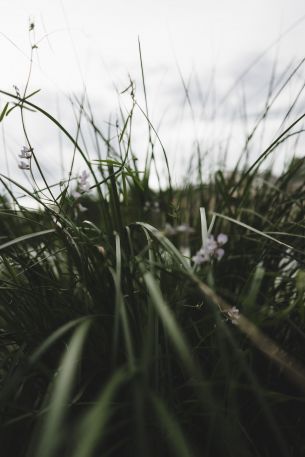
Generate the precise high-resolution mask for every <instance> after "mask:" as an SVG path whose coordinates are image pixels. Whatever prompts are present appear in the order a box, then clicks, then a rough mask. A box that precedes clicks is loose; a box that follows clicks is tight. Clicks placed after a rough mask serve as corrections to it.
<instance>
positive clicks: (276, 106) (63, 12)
mask: <svg viewBox="0 0 305 457" xmlns="http://www.w3.org/2000/svg"><path fill="white" fill-rule="evenodd" d="M0 8H1V11H0V55H1V59H2V61H1V63H2V65H1V77H0V81H1V89H2V90H5V91H7V92H10V93H13V94H14V93H15V89H14V88H13V85H16V86H17V87H18V88H19V90H20V92H21V94H22V93H23V91H24V89H25V86H26V83H27V80H28V78H29V69H30V61H31V59H32V62H33V66H32V70H31V74H30V78H29V86H28V90H27V93H28V94H29V93H31V92H33V91H35V90H37V89H41V91H40V92H39V93H38V94H36V95H35V96H34V97H33V99H32V101H33V103H35V104H37V105H39V106H41V107H43V108H44V109H45V110H47V111H48V112H50V113H51V114H52V115H54V116H55V117H57V118H58V119H59V120H60V122H61V123H62V124H63V125H64V126H65V127H66V128H67V130H68V131H69V132H70V133H71V134H72V135H73V136H74V137H75V136H76V134H77V133H76V132H77V119H78V108H77V100H81V99H82V97H83V96H84V94H86V99H87V100H89V101H90V106H91V109H92V112H93V113H94V117H95V122H96V123H97V124H98V125H99V128H100V129H101V130H102V131H103V132H105V135H106V133H107V132H108V133H109V130H110V135H112V133H111V132H112V131H113V141H114V142H115V141H116V142H117V137H116V129H118V131H120V130H121V129H122V127H123V125H122V123H123V121H122V117H121V113H122V112H123V113H124V115H125V116H127V115H128V112H129V109H130V106H131V96H130V91H127V92H124V93H122V92H123V91H124V90H125V89H126V88H127V87H128V86H129V83H130V79H131V80H133V81H134V82H135V87H136V92H135V97H136V100H137V102H138V104H139V106H140V107H141V108H142V109H143V110H145V98H144V91H143V84H142V82H143V81H142V73H141V64H140V53H139V41H140V44H141V51H142V60H143V68H144V76H145V83H146V92H147V103H148V114H149V119H150V121H151V123H152V125H153V126H154V129H155V130H156V131H157V132H158V135H159V137H160V139H161V140H162V143H163V145H164V148H165V150H166V152H167V155H168V159H169V163H170V168H171V171H172V176H173V181H174V183H179V182H181V180H183V177H184V175H185V173H186V169H187V167H186V163H189V161H190V160H191V157H193V156H194V153H196V151H198V150H200V153H201V154H202V157H203V158H204V170H203V173H204V176H208V175H209V174H210V173H211V172H212V171H213V170H214V169H215V167H218V168H219V167H227V168H230V167H233V166H234V165H235V164H236V162H237V161H238V160H241V161H242V160H247V161H250V162H251V161H253V160H255V158H256V157H257V156H258V154H259V153H260V152H262V150H263V149H264V148H265V147H266V146H267V145H268V144H269V143H270V141H272V139H274V138H275V137H276V136H277V135H278V134H279V132H281V131H283V129H284V128H285V127H287V126H288V125H289V124H290V123H291V122H292V120H294V119H295V118H296V117H297V116H299V115H300V114H302V112H303V110H304V98H303V85H304V68H303V67H304V65H303V61H302V59H303V57H304V38H305V4H304V2H303V1H302V0H269V1H268V2H266V1H264V0H256V1H255V2H253V1H248V0H231V1H229V2H228V1H225V0H215V1H214V2H210V1H205V0H201V1H200V0H188V1H182V0H154V1H152V0H141V1H140V0H131V1H126V0H114V1H112V2H109V1H107V2H106V1H97V0H87V1H86V2H83V1H80V0H73V1H72V0H54V1H52V2H46V1H41V0H26V1H22V0H20V1H17V0H10V1H5V0H1V1H0ZM292 74H293V77H291V75H292ZM7 100H8V99H7V97H5V96H0V109H1V108H2V107H3V106H4V105H5V103H6V101H7ZM270 101H272V103H270ZM71 102H72V104H71ZM268 103H270V108H269V107H268V110H267V111H268V115H266V116H265V118H264V122H261V117H262V113H263V112H264V110H265V109H266V105H267V104H268ZM288 111H289V112H288ZM286 115H287V117H286ZM25 121H26V129H27V132H28V135H29V138H30V139H31V143H32V145H33V147H34V149H35V152H36V154H37V155H38V156H39V161H40V163H41V166H42V167H43V169H44V172H45V173H46V175H47V176H48V179H49V180H50V182H57V181H58V180H59V179H62V178H64V177H65V176H66V174H67V170H68V168H69V164H70V162H71V159H72V155H73V145H71V143H69V142H68V141H67V140H65V139H64V138H63V137H62V136H60V135H59V133H58V129H56V128H55V127H54V126H52V124H51V123H50V121H49V120H48V119H46V118H44V117H43V116H41V115H40V114H39V113H32V112H26V113H25ZM84 124H85V123H84ZM257 124H259V126H258V127H257V129H256V131H255V135H256V136H255V138H256V141H253V144H252V143H251V144H250V142H248V140H247V138H248V137H249V134H250V133H251V131H252V129H253V128H254V129H255V128H256V127H255V126H256V125H257ZM109 126H110V127H109ZM116 126H117V127H116ZM301 128H302V126H301V125H299V126H298V129H301ZM147 130H148V129H147V120H146V119H145V116H143V114H142V113H141V110H140V109H137V110H136V112H135V120H134V122H133V132H132V142H133V152H134V153H135V154H136V155H137V156H138V157H139V163H141V160H144V157H145V154H146V150H147V138H148V134H147ZM82 134H83V138H80V139H79V141H84V142H86V148H87V149H88V151H89V152H88V153H89V154H90V157H92V158H93V157H94V156H95V151H96V148H95V146H94V141H93V139H92V135H91V134H90V132H89V131H87V130H86V127H85V126H84V127H83V130H82ZM0 135H1V137H0V151H1V153H0V155H1V158H2V160H1V172H3V174H6V175H9V176H11V177H13V178H14V179H16V180H18V182H25V183H26V176H25V175H26V172H24V171H22V170H20V169H19V168H18V160H19V159H18V153H19V151H20V149H21V147H22V146H23V145H24V144H26V141H25V136H24V133H23V130H22V126H21V119H20V112H19V110H14V111H13V112H12V113H10V115H9V116H7V117H6V118H5V119H4V122H2V124H1V126H0ZM293 141H294V143H293ZM245 142H247V143H249V144H248V147H247V156H246V158H245V159H244V158H243V157H242V156H241V153H242V151H243V145H244V144H245ZM157 143H158V141H156V144H157ZM302 148H303V145H302V140H301V138H300V137H299V138H298V143H296V142H295V140H294V138H293V137H292V139H291V141H286V142H285V144H284V145H283V147H282V149H281V148H279V149H277V151H276V156H275V157H274V156H273V157H272V158H271V159H270V160H274V159H275V160H274V167H275V168H274V170H275V172H279V171H280V170H281V168H282V167H283V164H284V163H285V160H288V159H290V158H291V154H296V155H298V154H299V153H300V152H302ZM91 150H92V152H91ZM103 153H104V154H106V151H104V152H103ZM158 154H159V156H160V169H161V170H162V169H164V168H165V167H164V164H163V162H162V160H163V159H162V157H163V155H162V151H161V148H159V149H158V147H157V146H156V155H157V156H158ZM241 157H242V158H241ZM195 168H196V166H195V167H194V169H195ZM74 169H75V172H80V171H81V170H82V162H81V159H79V158H77V159H76V164H75V167H74ZM188 170H189V169H188ZM188 173H189V171H188ZM161 175H162V171H161ZM38 179H39V178H38ZM153 179H154V178H153V175H152V180H153Z"/></svg>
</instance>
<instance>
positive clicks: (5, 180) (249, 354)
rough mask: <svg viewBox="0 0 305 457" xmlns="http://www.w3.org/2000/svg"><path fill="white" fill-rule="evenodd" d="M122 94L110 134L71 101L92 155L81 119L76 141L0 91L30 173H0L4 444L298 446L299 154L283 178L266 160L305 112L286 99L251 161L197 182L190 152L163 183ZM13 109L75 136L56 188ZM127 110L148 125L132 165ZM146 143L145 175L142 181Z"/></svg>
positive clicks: (301, 326) (304, 228)
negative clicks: (188, 165)
mask: <svg viewBox="0 0 305 457" xmlns="http://www.w3.org/2000/svg"><path fill="white" fill-rule="evenodd" d="M288 78H291V75H289V76H288V77H287V79H288ZM143 82H144V73H143ZM144 87H145V86H144ZM282 87H283V88H284V87H285V86H284V83H283V86H282ZM127 92H129V93H130V97H131V98H130V99H131V101H132V104H131V110H130V111H129V112H128V113H125V114H123V112H121V119H120V122H119V123H118V125H117V126H116V134H115V136H114V138H113V137H110V134H109V135H108V136H107V134H104V133H103V132H102V129H101V127H100V126H99V125H98V122H96V120H95V119H94V118H93V116H92V112H91V110H90V104H89V102H88V100H87V99H86V98H84V100H82V102H80V103H79V106H78V111H79V118H82V119H83V120H84V122H86V123H87V127H88V128H90V129H91V132H92V135H93V138H95V139H96V150H95V151H94V154H95V155H94V158H93V156H92V155H90V154H89V151H88V150H86V146H85V145H84V144H83V142H82V141H81V133H82V130H81V129H82V128H84V127H81V126H80V122H79V129H78V132H77V135H76V136H75V135H74V136H73V135H71V134H70V133H69V132H68V131H67V130H66V129H65V127H64V126H63V125H61V123H60V122H59V121H58V120H56V119H55V118H54V117H53V116H52V115H51V114H50V113H49V112H46V111H45V110H44V109H43V108H42V107H39V106H37V105H36V104H35V94H28V93H27V89H26V90H25V92H24V93H23V94H20V93H19V90H18V89H16V93H12V94H9V93H6V92H3V91H2V92H1V95H2V100H3V97H5V99H6V101H7V104H3V106H2V113H1V115H0V120H1V122H3V123H4V125H5V121H6V117H7V115H10V112H11V110H19V111H20V114H21V120H22V126H23V129H24V136H25V146H24V147H23V148H22V150H21V152H20V153H19V155H20V156H21V157H20V159H21V163H20V168H21V170H20V174H21V173H25V174H26V176H27V177H28V182H29V185H27V186H26V185H21V184H20V183H19V180H18V177H16V176H14V178H13V177H10V176H5V175H4V174H3V173H0V181H1V185H2V197H1V206H0V208H1V209H0V210H1V213H0V237H1V245H0V258H1V263H0V288H1V290H0V340H1V347H0V377H1V392H0V410H1V416H0V417H1V441H0V444H1V455H2V456H3V457H9V456H14V457H25V456H26V457H55V456H57V457H59V456H60V457H63V456H66V457H102V456H103V457H106V456H120V457H128V456H130V457H133V456H135V457H137V456H138V457H154V456H158V457H159V456H160V457H162V456H177V457H191V456H192V457H196V456H198V457H199V456H201V457H202V456H207V457H214V456H215V457H216V456H221V457H223V456H226V457H228V456H232V457H233V456H234V457H236V456H243V457H244V456H245V457H246V456H257V457H258V456H260V457H271V456H279V457H281V456H283V457H284V456H285V457H288V456H289V457H292V456H302V455H305V437H304V427H305V409H304V393H305V370H304V368H303V367H304V366H305V350H304V347H305V346H304V343H305V308H304V293H305V267H304V260H305V257H304V236H305V225H304V215H305V206H304V196H305V187H304V178H305V167H304V160H303V158H301V157H298V158H296V157H294V158H293V159H291V161H290V162H289V163H288V164H287V165H286V167H285V170H284V171H283V173H282V174H281V175H280V176H276V175H274V174H273V172H272V169H271V167H267V166H264V163H265V161H266V160H267V159H269V158H270V157H272V156H274V155H275V157H276V154H277V151H278V149H279V148H280V147H281V146H282V145H283V144H284V143H285V142H287V141H288V140H289V139H291V137H299V136H301V134H302V130H301V126H302V119H303V116H304V115H301V116H299V117H297V116H295V117H293V113H292V106H289V107H287V113H286V114H285V113H284V114H283V117H284V119H285V120H287V119H288V117H289V116H288V115H290V117H292V120H291V121H289V123H288V124H287V125H286V127H285V128H282V130H281V132H280V133H279V134H278V136H277V137H276V138H274V141H273V142H271V144H270V146H269V147H267V148H266V149H265V150H264V151H261V154H260V155H259V156H258V157H257V158H256V160H255V161H253V162H251V163H249V161H243V162H242V163H243V164H244V165H242V166H241V165H238V164H236V166H235V167H232V166H231V167H229V168H228V169H227V170H226V171H224V170H223V169H219V170H217V171H216V172H215V173H213V175H212V176H210V178H209V179H206V180H205V179H203V178H202V174H201V167H203V166H204V163H203V162H202V160H203V159H202V157H201V155H200V151H199V152H198V155H197V156H196V157H194V161H195V163H196V167H197V170H198V180H197V181H196V182H195V181H194V180H193V179H192V180H189V181H186V182H185V183H184V184H183V185H179V186H176V187H175V186H173V184H172V180H171V174H170V171H169V169H170V166H169V164H168V163H167V156H166V150H165V148H164V146H163V144H162V143H161V139H160V138H159V136H158V133H157V132H156V130H155V128H154V126H153V125H152V123H151V122H150V120H149V117H148V116H147V111H146V110H145V109H143V108H141V107H140V106H139V104H138V102H137V98H136V94H135V90H134V86H133V83H132V82H131V84H130V86H129V87H128V88H127ZM272 100H273V98H272V95H271V94H270V98H269V99H268V100H267V103H266V108H265V111H264V112H263V113H262V115H261V117H260V119H259V121H258V122H259V123H261V122H264V120H265V119H266V117H267V115H268V111H269V109H270V106H271V104H272ZM27 109H32V110H35V111H36V114H35V116H44V117H47V118H48V120H49V122H50V124H55V125H56V126H57V128H58V129H59V131H61V133H62V134H63V135H64V136H65V137H67V138H68V139H69V140H70V141H71V144H72V145H74V155H73V159H72V162H71V168H70V171H69V172H68V173H67V176H66V179H65V180H62V181H61V182H60V183H58V184H56V185H52V186H51V185H50V184H49V183H48V182H47V179H46V177H45V175H44V172H43V169H42V167H41V166H40V162H39V154H38V153H36V150H35V144H32V143H31V138H29V135H28V134H27V128H26V122H25V113H26V110H27ZM135 111H140V112H142V115H143V116H144V118H146V121H147V127H148V128H147V129H146V132H145V133H144V134H145V135H146V134H147V131H148V137H147V155H146V161H145V165H144V166H143V167H140V168H139V165H138V162H137V160H136V154H135V152H134V150H133V145H132V140H131V138H132V137H131V132H132V122H133V119H134V112H135ZM82 125H83V124H82ZM256 128H257V126H255V128H254V129H253V131H251V132H249V135H248V137H247V139H246V142H245V146H244V149H243V150H242V151H241V157H244V156H245V155H246V154H247V151H248V148H249V144H250V141H256V137H255V132H256ZM21 147H22V145H21V146H20V149H21ZM156 147H158V148H159V149H160V150H161V151H162V154H163V157H164V159H163V160H162V167H163V168H164V166H165V169H167V175H166V182H167V184H166V185H165V186H164V185H162V186H161V185H160V188H158V187H153V188H152V187H151V174H152V170H155V171H154V172H155V173H156V175H157V176H158V170H159V169H160V168H161V165H160V159H158V160H156V158H155V154H154V151H155V148H156ZM17 153H18V151H17V152H16V154H17ZM76 156H81V157H82V159H83V170H84V171H82V172H81V173H77V172H76V171H75V169H74V160H75V157H76ZM240 163H241V162H240ZM38 178H39V181H40V182H43V186H42V187H41V186H38V185H37V179H38ZM16 190H18V194H19V195H20V192H21V193H23V194H24V195H26V196H27V199H28V200H29V199H31V200H32V201H33V202H34V205H32V208H33V206H34V207H35V208H36V209H28V208H27V207H26V206H24V205H22V204H21V203H22V200H21V199H19V198H17V196H16Z"/></svg>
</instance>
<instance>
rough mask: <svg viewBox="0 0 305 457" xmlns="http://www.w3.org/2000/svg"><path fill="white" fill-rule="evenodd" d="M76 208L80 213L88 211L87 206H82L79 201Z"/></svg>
mask: <svg viewBox="0 0 305 457" xmlns="http://www.w3.org/2000/svg"><path fill="white" fill-rule="evenodd" d="M77 208H78V211H79V212H80V213H84V212H85V211H88V208H86V207H85V206H83V205H82V204H81V203H78V205H77Z"/></svg>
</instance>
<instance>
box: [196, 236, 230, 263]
mask: <svg viewBox="0 0 305 457" xmlns="http://www.w3.org/2000/svg"><path fill="white" fill-rule="evenodd" d="M227 241H228V236H227V235H225V234H224V233H220V234H219V235H218V236H217V239H216V240H215V238H214V236H213V235H210V236H209V237H208V239H207V242H206V245H205V246H204V247H202V248H201V249H200V250H199V251H198V252H196V255H194V257H192V260H193V262H194V263H195V265H200V264H202V263H205V262H209V261H210V260H212V259H216V260H221V259H222V258H223V256H224V253H225V251H224V249H223V247H222V246H223V245H224V244H226V242H227Z"/></svg>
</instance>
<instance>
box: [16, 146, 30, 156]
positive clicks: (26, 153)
mask: <svg viewBox="0 0 305 457" xmlns="http://www.w3.org/2000/svg"><path fill="white" fill-rule="evenodd" d="M31 156H32V149H30V148H27V147H26V146H23V148H22V149H21V154H19V157H20V158H21V159H30V158H31Z"/></svg>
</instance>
